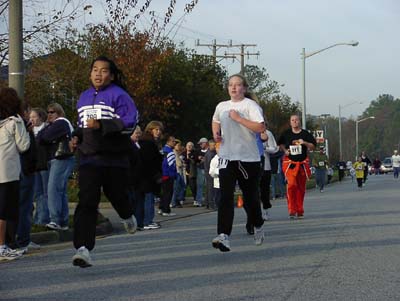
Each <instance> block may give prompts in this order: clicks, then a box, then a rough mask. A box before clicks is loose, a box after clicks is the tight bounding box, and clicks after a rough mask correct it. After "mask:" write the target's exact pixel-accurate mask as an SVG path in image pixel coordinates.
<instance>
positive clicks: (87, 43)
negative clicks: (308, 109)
mask: <svg viewBox="0 0 400 301" xmlns="http://www.w3.org/2000/svg"><path fill="white" fill-rule="evenodd" d="M35 1H36V2H40V0H35ZM7 2H8V1H6V2H5V3H7ZM41 2H45V1H41ZM64 2H65V3H64ZM64 2H63V3H64V4H65V5H68V4H69V3H70V2H69V1H64ZM86 2H87V1H84V0H80V1H78V2H77V3H78V4H79V5H81V7H80V10H79V9H78V7H76V6H75V7H74V9H73V10H72V13H70V14H68V13H64V12H63V11H60V10H59V11H54V16H53V17H54V18H53V17H52V16H48V17H50V19H53V20H55V21H54V22H53V23H51V22H50V23H49V21H47V23H46V22H45V21H44V19H43V16H42V15H40V16H38V17H39V19H38V21H37V22H38V23H37V25H36V26H34V28H33V29H32V30H27V32H26V34H27V35H28V33H31V34H30V35H29V37H27V39H26V41H31V40H34V37H35V35H34V34H35V33H36V34H37V35H38V36H39V37H40V40H39V41H40V44H41V47H36V48H34V47H32V45H30V47H28V50H29V53H25V56H26V57H28V58H30V59H29V61H28V63H27V64H26V66H27V68H26V71H27V72H26V82H25V98H26V100H27V102H28V103H29V104H30V105H31V106H39V107H46V106H47V104H49V103H50V102H53V101H56V102H59V103H60V104H61V105H63V107H64V108H65V110H66V113H67V116H68V118H70V119H71V120H72V121H76V119H77V118H76V117H77V116H76V110H75V105H76V101H77V100H78V98H79V95H80V93H81V92H82V91H84V90H85V89H87V87H88V85H89V66H90V63H91V61H92V60H93V59H94V58H95V57H97V56H98V55H107V56H109V57H111V58H112V59H114V60H115V62H116V63H117V65H118V66H119V67H120V68H121V69H122V71H123V73H124V75H125V82H126V86H127V89H128V92H129V93H130V94H131V95H132V97H133V98H134V100H135V102H136V104H137V106H138V109H139V111H140V114H141V116H140V125H142V126H143V125H145V124H146V123H148V122H149V121H150V120H161V121H163V122H164V123H165V126H166V131H167V134H168V133H170V134H173V135H175V136H176V137H178V138H180V139H182V140H184V141H187V140H189V139H190V140H192V139H197V138H199V137H203V136H205V137H210V136H211V132H210V124H211V118H212V114H213V112H214V109H215V106H216V105H217V103H218V102H220V101H222V100H226V99H228V95H227V91H226V82H227V77H228V74H227V71H226V70H225V69H224V68H223V67H222V66H221V65H220V64H218V63H215V61H214V60H212V59H211V57H210V56H205V55H198V54H197V53H196V52H194V51H193V50H191V49H188V48H186V47H185V45H182V44H179V45H177V44H175V43H173V41H171V40H170V39H168V36H167V35H166V34H165V28H166V25H167V24H168V22H169V21H170V18H171V16H172V14H173V13H174V12H175V10H176V7H175V4H176V3H175V1H170V2H168V3H167V4H168V6H167V9H166V12H165V16H164V18H159V17H156V16H155V14H154V12H153V13H152V12H150V13H149V14H150V16H151V18H150V24H151V25H150V26H149V28H148V29H146V30H139V29H138V28H137V26H136V24H137V22H138V20H139V19H140V18H141V17H142V16H143V15H144V14H145V12H146V11H147V10H148V9H149V6H150V4H151V1H150V0H147V1H145V2H144V3H143V4H142V5H139V4H138V2H137V1H129V0H120V1H106V4H107V5H106V8H105V10H106V11H105V14H106V22H104V23H99V24H88V25H86V27H85V28H84V29H83V30H81V29H79V30H78V28H76V27H74V26H73V25H72V24H73V23H71V22H67V23H65V24H64V25H65V26H64V27H63V26H61V23H62V21H63V20H69V21H70V20H71V19H76V18H79V16H82V15H83V14H84V13H90V11H91V6H90V5H88V4H87V3H86ZM197 2H198V1H195V0H192V1H187V4H186V6H185V13H190V12H191V11H192V10H193V9H194V8H195V6H196V4H197ZM6 5H7V4H6ZM6 5H4V6H0V8H1V9H2V10H1V11H0V14H3V15H4V13H5V11H6ZM65 11H67V10H65ZM70 11H71V10H70ZM130 16H131V17H130ZM56 20H58V21H57V22H56ZM1 38H2V39H0V51H1V53H0V54H1V58H2V59H1V61H2V65H4V62H6V61H7V60H6V57H7V47H6V44H5V43H4V41H5V40H4V38H5V35H1ZM244 75H245V76H246V77H247V79H248V81H249V84H250V90H251V91H252V92H253V94H254V95H255V96H256V98H257V101H258V102H259V104H260V106H261V107H262V108H263V110H264V113H265V118H266V120H267V122H268V128H269V129H270V130H271V131H272V132H273V133H274V134H275V136H276V137H278V136H279V135H280V134H281V133H282V132H283V130H285V129H286V128H287V127H288V120H289V117H290V115H291V114H293V113H299V114H300V112H301V107H300V105H299V103H297V102H293V101H292V100H291V98H290V97H289V96H288V95H286V94H284V93H282V92H281V90H280V88H281V86H282V85H281V84H279V83H278V82H276V81H274V80H273V79H271V78H270V76H269V74H268V72H267V70H266V69H265V68H262V67H259V66H253V65H246V66H245V70H244ZM6 84H7V83H6V82H3V83H0V85H6ZM399 114H400V104H399V99H394V97H393V96H391V95H386V94H383V95H380V96H378V98H377V99H376V100H374V101H372V103H371V105H370V106H369V107H368V108H367V109H366V110H365V112H363V113H362V114H361V115H360V116H359V118H364V117H366V116H375V119H374V120H368V121H366V122H362V123H360V124H359V133H360V134H359V150H360V151H361V150H365V151H366V152H367V153H368V154H370V156H371V157H374V156H378V157H380V158H383V157H384V156H388V155H389V154H391V153H392V151H393V149H395V148H398V147H399V143H400V141H399V140H400V139H399V137H400V136H399V134H400V133H399V131H400V127H399V124H398V123H400V120H399ZM338 122H339V121H338V118H335V117H328V118H325V119H321V118H317V117H314V118H309V119H308V120H307V128H308V129H311V130H315V129H323V128H324V127H325V128H326V130H327V133H326V134H325V136H326V137H327V138H328V139H329V153H330V158H331V161H333V162H336V161H337V160H338V159H339V138H338V137H339V132H338ZM342 145H343V158H344V159H345V160H350V159H354V157H355V155H356V154H355V148H356V147H355V120H354V119H342Z"/></svg>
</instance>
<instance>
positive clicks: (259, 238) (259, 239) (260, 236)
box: [254, 226, 264, 246]
mask: <svg viewBox="0 0 400 301" xmlns="http://www.w3.org/2000/svg"><path fill="white" fill-rule="evenodd" d="M263 241H264V227H263V226H261V227H258V228H257V227H255V231H254V242H255V243H256V246H261V245H262V243H263Z"/></svg>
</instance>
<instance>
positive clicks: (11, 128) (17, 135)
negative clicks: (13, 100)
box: [0, 116, 30, 183]
mask: <svg viewBox="0 0 400 301" xmlns="http://www.w3.org/2000/svg"><path fill="white" fill-rule="evenodd" d="M29 145H30V142H29V135H28V133H27V131H26V129H25V124H24V121H23V120H22V118H21V117H20V116H11V117H8V118H6V119H2V120H0V183H7V182H12V181H18V180H19V177H20V173H21V163H20V155H19V154H20V153H23V152H25V151H27V150H28V148H29Z"/></svg>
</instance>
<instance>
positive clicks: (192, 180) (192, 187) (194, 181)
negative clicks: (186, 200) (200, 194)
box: [186, 176, 197, 200]
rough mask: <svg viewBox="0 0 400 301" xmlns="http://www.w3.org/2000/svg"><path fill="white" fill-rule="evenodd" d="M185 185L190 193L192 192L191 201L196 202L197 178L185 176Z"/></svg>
mask: <svg viewBox="0 0 400 301" xmlns="http://www.w3.org/2000/svg"><path fill="white" fill-rule="evenodd" d="M186 185H187V186H189V187H190V191H191V192H192V196H193V199H194V200H196V194H197V178H196V177H194V178H191V177H189V176H186ZM187 186H186V187H187Z"/></svg>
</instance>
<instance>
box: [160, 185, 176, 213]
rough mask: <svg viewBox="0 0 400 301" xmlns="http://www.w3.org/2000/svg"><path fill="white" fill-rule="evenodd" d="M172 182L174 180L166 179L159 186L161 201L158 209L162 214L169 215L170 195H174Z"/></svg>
mask: <svg viewBox="0 0 400 301" xmlns="http://www.w3.org/2000/svg"><path fill="white" fill-rule="evenodd" d="M174 181H175V179H173V178H168V179H167V180H165V181H163V182H162V184H161V191H162V194H161V200H160V205H159V207H158V208H159V209H160V210H161V211H162V212H163V213H170V212H171V208H170V207H169V205H170V204H171V201H172V195H173V193H174Z"/></svg>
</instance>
